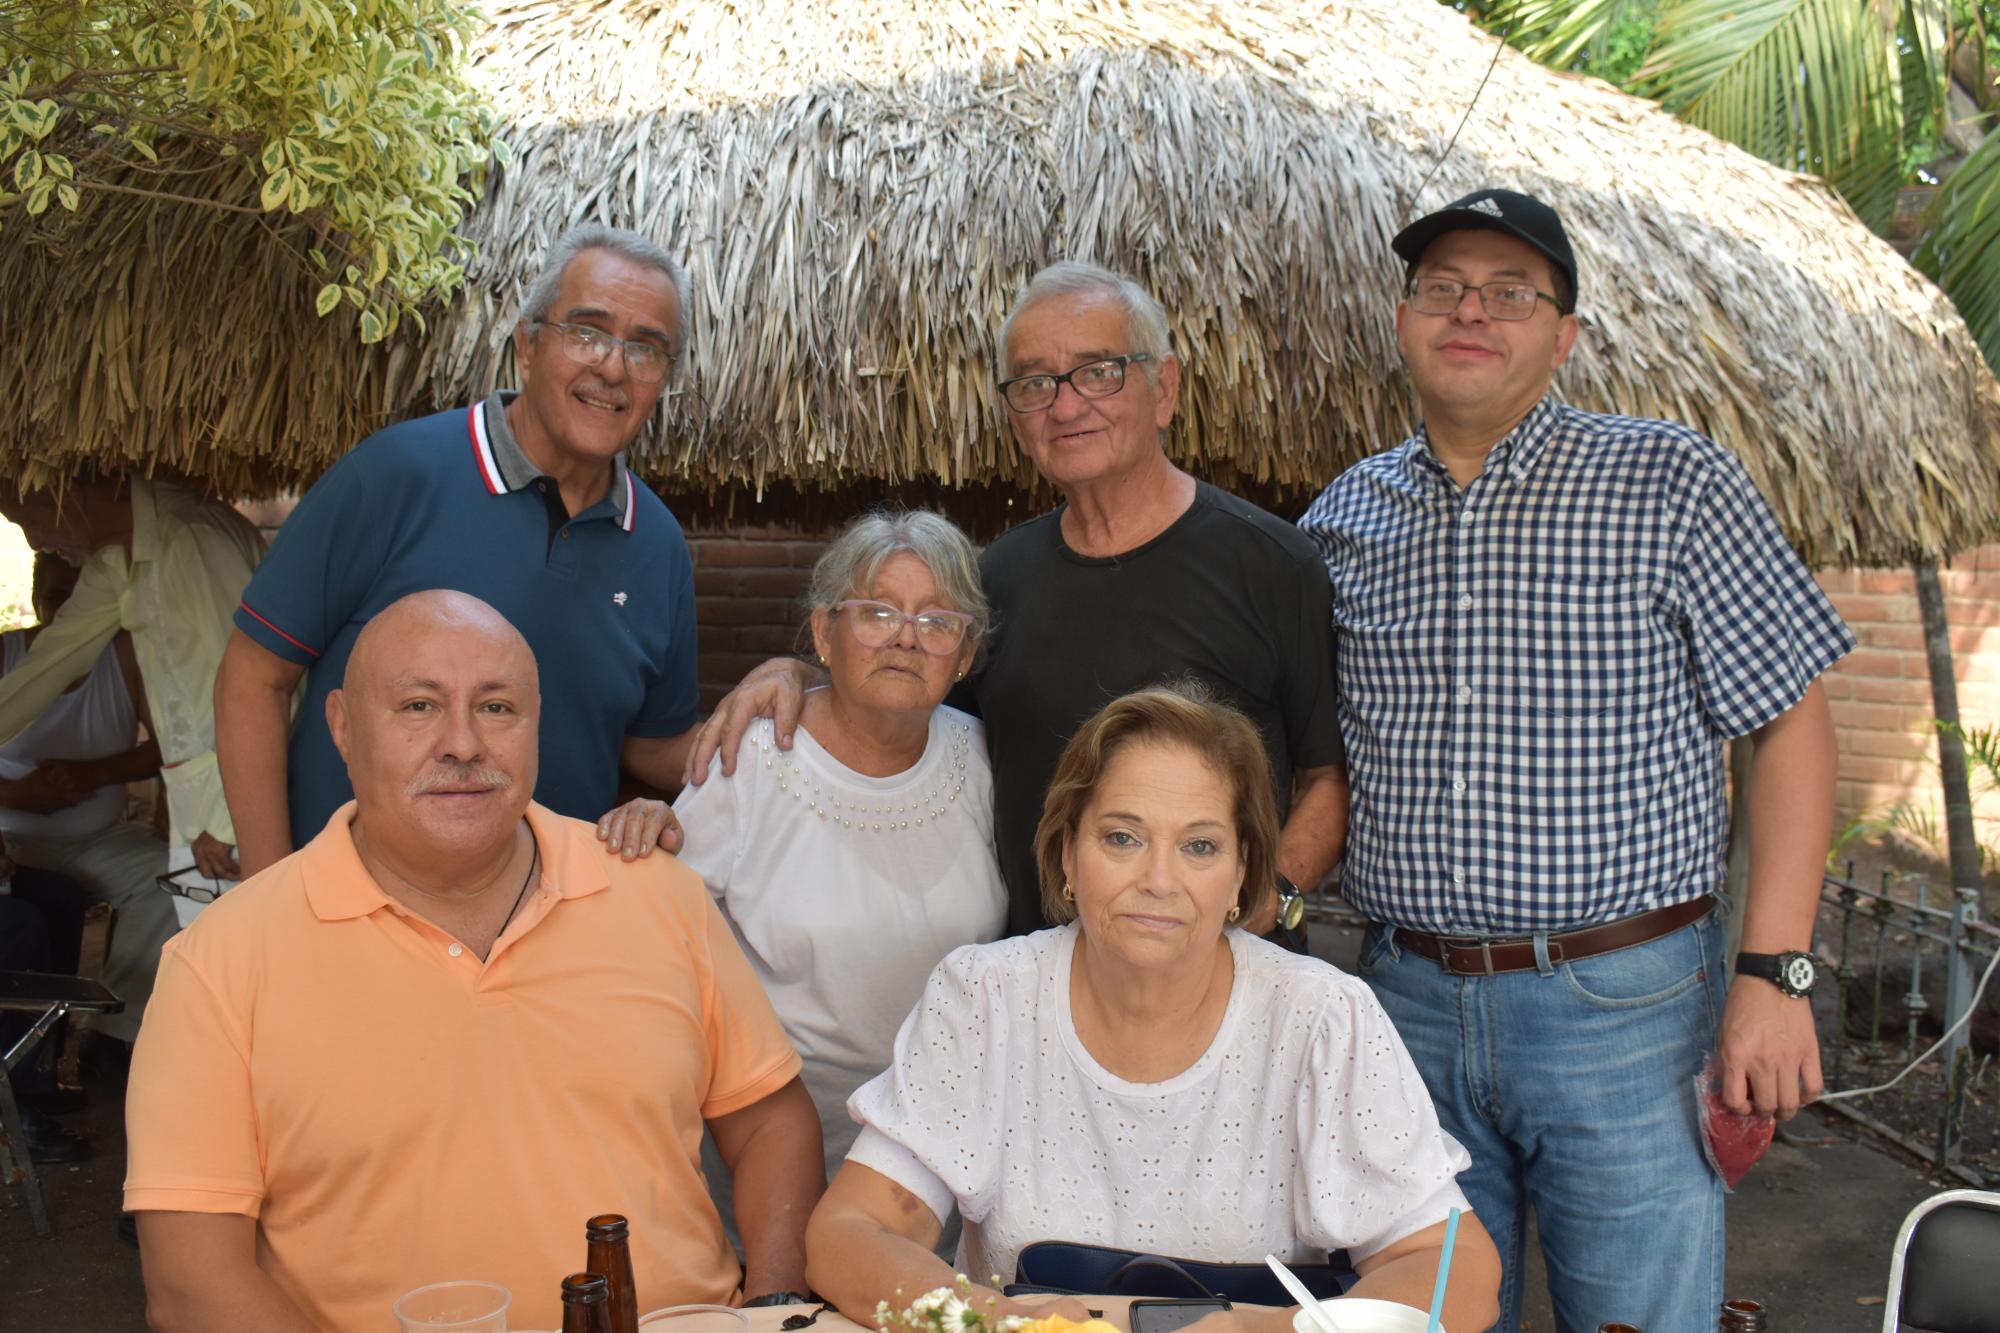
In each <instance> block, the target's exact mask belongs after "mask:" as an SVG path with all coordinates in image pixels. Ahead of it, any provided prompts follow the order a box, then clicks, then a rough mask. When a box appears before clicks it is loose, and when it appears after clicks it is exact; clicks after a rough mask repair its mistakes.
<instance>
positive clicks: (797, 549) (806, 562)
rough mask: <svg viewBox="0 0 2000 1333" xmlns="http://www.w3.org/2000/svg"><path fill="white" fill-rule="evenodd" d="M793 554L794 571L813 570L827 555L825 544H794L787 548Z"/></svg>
mask: <svg viewBox="0 0 2000 1333" xmlns="http://www.w3.org/2000/svg"><path fill="white" fill-rule="evenodd" d="M787 549H788V550H789V551H790V553H791V565H792V568H793V569H811V568H812V567H813V566H814V565H816V564H818V563H819V558H820V556H822V555H824V554H825V553H826V543H825V542H792V543H791V544H790V545H789V547H788V548H787Z"/></svg>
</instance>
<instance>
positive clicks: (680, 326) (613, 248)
mask: <svg viewBox="0 0 2000 1333" xmlns="http://www.w3.org/2000/svg"><path fill="white" fill-rule="evenodd" d="M585 250H609V251H610V252H611V253H612V254H614V255H617V256H619V257H620V258H621V259H629V260H631V261H632V262H633V263H635V264H639V265H641V266H643V267H645V268H653V269H658V270H659V271H660V272H662V273H664V274H666V275H667V281H668V282H671V283H672V284H673V285H674V346H673V356H674V360H675V362H676V363H678V362H679V360H680V357H681V352H682V351H683V350H685V349H686V347H687V339H688V280H687V274H685V273H683V272H682V271H681V266H680V265H679V264H676V263H675V262H674V258H673V256H672V255H670V254H668V253H667V252H666V251H665V250H662V249H661V248H660V247H659V246H657V245H655V244H653V243H652V242H651V241H649V240H647V239H646V238H645V237H643V236H641V235H640V234H639V233H638V232H636V231H626V230H625V229H624V228H622V227H606V226H602V225H600V224H598V223H595V222H591V223H586V224H585V225H583V226H581V227H572V228H571V229H570V230H568V231H566V232H564V233H563V234H562V236H561V237H559V238H558V239H557V241H556V243H555V244H554V245H552V246H550V247H549V256H548V258H547V259H545V260H543V261H542V271H541V272H540V273H539V274H537V275H536V277H535V281H534V283H533V284H532V285H530V286H529V288H528V298H527V300H526V301H524V302H522V304H521V322H522V323H524V324H525V323H529V322H531V321H534V320H543V319H547V318H548V317H549V311H550V310H551V309H552V308H554V306H555V303H556V291H557V289H558V288H560V287H561V286H562V276H563V270H564V269H566V268H568V267H569V265H570V261H571V260H573V259H575V258H576V257H577V256H578V255H580V254H582V253H583V252H584V251H585Z"/></svg>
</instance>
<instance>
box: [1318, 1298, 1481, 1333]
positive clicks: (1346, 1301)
mask: <svg viewBox="0 0 2000 1333" xmlns="http://www.w3.org/2000/svg"><path fill="white" fill-rule="evenodd" d="M1319 1304H1320V1307H1321V1308H1322V1309H1324V1310H1325V1311H1326V1313H1327V1316H1328V1318H1329V1319H1330V1320H1331V1321H1332V1323H1333V1326H1334V1327H1335V1328H1337V1329H1339V1330H1340V1333H1424V1330H1425V1329H1427V1328H1429V1327H1430V1322H1431V1316H1430V1312H1429V1311H1427V1310H1418V1309H1416V1308H1414V1307H1412V1306H1408V1305H1404V1304H1402V1303H1401V1302H1399V1301H1371V1300H1369V1299H1368V1298H1367V1297H1365V1296H1344V1297H1342V1298H1341V1299H1339V1300H1337V1301H1321V1302H1320V1303H1319ZM1292 1328H1293V1330H1294V1331H1295V1333H1323V1330H1322V1329H1321V1328H1320V1326H1319V1325H1318V1324H1317V1323H1315V1322H1313V1317H1312V1315H1311V1314H1309V1313H1307V1312H1306V1311H1305V1310H1300V1311H1299V1312H1298V1313H1297V1314H1295V1315H1293V1316H1292ZM1438 1333H1444V1325H1442V1324H1440V1325H1438Z"/></svg>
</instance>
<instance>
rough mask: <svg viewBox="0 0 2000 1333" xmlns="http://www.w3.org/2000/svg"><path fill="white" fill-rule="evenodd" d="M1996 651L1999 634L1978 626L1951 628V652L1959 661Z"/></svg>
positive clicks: (1998, 647)
mask: <svg viewBox="0 0 2000 1333" xmlns="http://www.w3.org/2000/svg"><path fill="white" fill-rule="evenodd" d="M1885 646H1887V645H1885ZM1996 649H2000V632H1995V631H1994V630H1991V629H1987V628H1985V627H1984V626H1980V625H1953V626H1952V627H1951V651H1952V652H1953V653H1954V654H1956V655H1957V656H1958V657H1959V658H1961V659H1963V658H1964V657H1966V656H1968V655H1975V654H1980V653H1991V652H1993V651H1995V650H1996Z"/></svg>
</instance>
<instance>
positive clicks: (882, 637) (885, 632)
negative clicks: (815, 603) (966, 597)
mask: <svg viewBox="0 0 2000 1333" xmlns="http://www.w3.org/2000/svg"><path fill="white" fill-rule="evenodd" d="M833 609H834V610H835V611H836V612H845V613H846V614H847V623H848V624H849V625H850V626H851V627H852V628H853V630H854V641H855V642H856V643H858V644H860V645H861V646H862V647H863V648H886V647H888V646H889V644H890V643H892V642H893V641H895V640H896V639H898V638H900V637H902V633H903V626H905V625H915V626H916V627H917V647H919V648H921V649H923V650H924V651H925V652H927V653H929V654H930V655H931V656H932V657H943V656H945V655H946V654H948V653H954V652H957V651H958V646H959V645H960V644H961V643H964V642H965V636H966V635H967V634H968V633H969V632H971V629H972V617H971V616H969V615H967V614H966V613H965V612H963V611H945V610H942V609H939V608H936V607H933V608H932V609H930V610H927V611H918V612H917V613H915V614H914V615H912V614H910V613H909V612H905V611H898V610H897V609H896V608H895V607H893V606H891V605H889V604H888V603H887V602H869V601H863V600H861V599H860V598H850V599H849V600H847V601H845V602H837V603H835V604H834V608H833Z"/></svg>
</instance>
